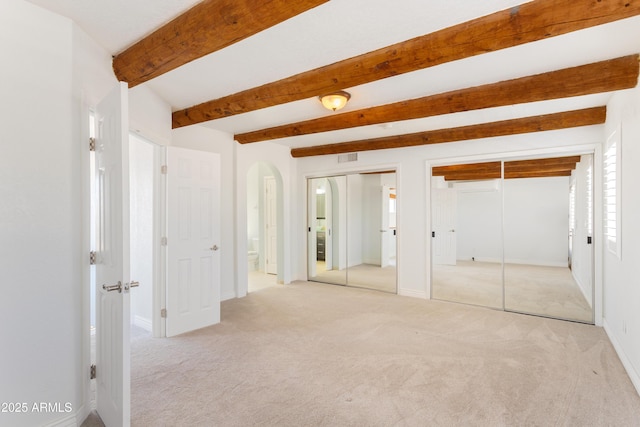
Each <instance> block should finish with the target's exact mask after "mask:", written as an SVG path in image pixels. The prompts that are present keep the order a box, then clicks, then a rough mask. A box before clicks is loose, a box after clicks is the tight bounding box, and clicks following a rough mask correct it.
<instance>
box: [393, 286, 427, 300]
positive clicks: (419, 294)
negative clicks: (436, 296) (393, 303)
mask: <svg viewBox="0 0 640 427" xmlns="http://www.w3.org/2000/svg"><path fill="white" fill-rule="evenodd" d="M398 295H402V296H403V297H412V298H421V299H428V297H427V293H426V292H425V291H419V290H416V289H406V288H400V289H398Z"/></svg>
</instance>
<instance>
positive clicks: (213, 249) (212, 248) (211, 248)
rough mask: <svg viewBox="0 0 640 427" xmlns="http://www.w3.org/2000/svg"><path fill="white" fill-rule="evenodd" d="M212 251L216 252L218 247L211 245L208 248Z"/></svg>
mask: <svg viewBox="0 0 640 427" xmlns="http://www.w3.org/2000/svg"><path fill="white" fill-rule="evenodd" d="M209 249H210V250H212V251H217V250H218V245H213V246H211V247H210V248H209Z"/></svg>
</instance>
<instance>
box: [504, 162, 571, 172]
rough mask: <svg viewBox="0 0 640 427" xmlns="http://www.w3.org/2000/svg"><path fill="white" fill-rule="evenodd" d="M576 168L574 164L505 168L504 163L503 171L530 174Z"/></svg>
mask: <svg viewBox="0 0 640 427" xmlns="http://www.w3.org/2000/svg"><path fill="white" fill-rule="evenodd" d="M575 168H576V164H575V163H568V164H563V165H537V166H536V165H528V166H507V164H506V163H505V165H504V171H505V173H507V172H531V171H548V172H553V171H572V170H574V169H575Z"/></svg>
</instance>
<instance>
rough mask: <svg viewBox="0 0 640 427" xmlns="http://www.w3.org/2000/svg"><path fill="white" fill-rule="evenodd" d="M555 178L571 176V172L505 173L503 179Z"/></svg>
mask: <svg viewBox="0 0 640 427" xmlns="http://www.w3.org/2000/svg"><path fill="white" fill-rule="evenodd" d="M556 176H571V171H550V172H545V171H531V172H509V173H507V172H505V174H504V179H515V178H550V177H556Z"/></svg>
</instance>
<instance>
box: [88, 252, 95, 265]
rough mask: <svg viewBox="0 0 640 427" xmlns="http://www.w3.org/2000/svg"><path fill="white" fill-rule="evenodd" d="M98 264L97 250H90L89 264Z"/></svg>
mask: <svg viewBox="0 0 640 427" xmlns="http://www.w3.org/2000/svg"><path fill="white" fill-rule="evenodd" d="M95 264H96V251H91V252H89V265H95Z"/></svg>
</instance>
